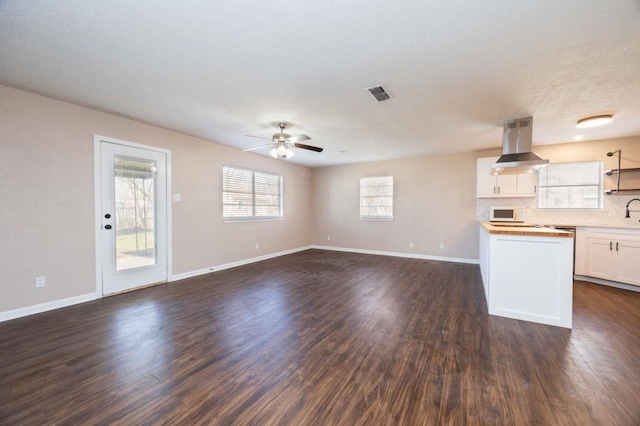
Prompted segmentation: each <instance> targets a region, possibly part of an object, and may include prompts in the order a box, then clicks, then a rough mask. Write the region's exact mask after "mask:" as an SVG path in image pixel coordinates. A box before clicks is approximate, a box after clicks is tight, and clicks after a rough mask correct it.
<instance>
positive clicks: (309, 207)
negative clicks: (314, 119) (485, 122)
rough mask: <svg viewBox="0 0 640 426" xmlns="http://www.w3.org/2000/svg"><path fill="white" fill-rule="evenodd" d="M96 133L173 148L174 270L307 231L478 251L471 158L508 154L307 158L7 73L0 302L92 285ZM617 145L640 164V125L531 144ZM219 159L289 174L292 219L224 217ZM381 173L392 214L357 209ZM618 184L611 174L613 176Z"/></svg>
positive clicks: (579, 154) (598, 151) (236, 256)
mask: <svg viewBox="0 0 640 426" xmlns="http://www.w3.org/2000/svg"><path fill="white" fill-rule="evenodd" d="M94 134H99V135H102V136H108V137H112V138H118V139H123V140H127V141H131V142H136V143H141V144H146V145H152V146H156V147H160V148H166V149H170V150H171V151H172V160H173V176H172V185H173V188H172V192H173V193H178V194H181V197H182V201H180V202H174V203H173V204H172V206H173V224H172V226H173V265H172V266H173V273H174V274H181V273H188V272H191V271H197V270H200V269H204V268H209V267H212V266H213V267H215V266H217V265H221V264H225V263H230V262H234V261H239V260H244V259H249V258H252V257H256V256H261V255H265V254H269V253H275V252H279V251H283V250H288V249H294V248H298V247H303V246H306V245H309V244H312V243H313V244H317V245H323V246H333V247H342V248H352V249H363V250H376V251H389V252H399V253H407V254H414V255H426V256H442V257H450V258H459V259H471V260H474V259H477V258H478V229H477V222H476V219H477V206H476V158H479V157H488V156H492V155H499V153H500V150H499V149H495V150H487V151H482V152H476V153H467V154H455V155H448V156H440V157H421V158H413V159H404V160H393V161H384V162H377V163H366V164H356V165H347V166H336V167H325V168H318V169H313V170H312V169H309V168H306V167H302V166H296V165H294V164H291V163H287V162H282V161H276V160H272V159H270V158H267V157H263V156H260V155H256V154H251V153H244V152H241V151H240V150H237V149H233V148H230V147H227V146H224V145H220V144H216V143H213V142H209V141H206V140H202V139H198V138H195V137H191V136H186V135H183V134H180V133H176V132H172V131H168V130H164V129H161V128H158V127H154V126H150V125H146V124H142V123H139V122H136V121H132V120H127V119H124V118H121V117H117V116H114V115H110V114H105V113H101V112H97V111H94V110H91V109H87V108H82V107H78V106H75V105H72V104H69V103H65V102H60V101H56V100H53V99H50V98H46V97H42V96H38V95H34V94H31V93H27V92H24V91H20V90H16V89H12V88H8V87H5V86H0V200H1V201H0V241H1V243H0V271H1V272H2V274H1V275H0V277H1V278H0V313H2V312H4V311H9V310H12V309H18V308H22V307H28V306H32V305H37V304H40V303H45V302H50V301H56V300H60V299H64V298H68V297H74V296H80V295H85V294H89V293H92V292H93V291H94V290H95V256H94V251H95V249H94V244H95V243H94V189H93V180H94V175H93V135H94ZM618 148H622V151H623V158H624V162H623V167H640V137H632V138H622V139H612V140H606V141H592V142H580V143H569V144H560V145H546V146H536V147H534V151H536V152H537V153H539V154H541V155H542V157H544V158H548V159H550V160H551V161H552V162H556V163H559V162H569V161H586V160H603V161H605V168H611V167H615V166H616V163H615V159H614V158H609V157H606V152H608V151H611V150H615V149H618ZM224 164H229V165H235V166H240V167H247V168H254V169H258V170H263V171H266V172H273V173H278V174H282V175H283V176H284V185H285V199H284V206H285V219H284V220H282V221H268V222H251V223H226V224H225V223H223V222H222V218H221V214H222V213H221V207H220V206H221V193H222V188H221V184H222V182H221V173H222V165H224ZM381 175H393V177H394V191H395V197H394V216H395V219H394V220H393V221H374V220H360V219H359V210H358V196H359V179H360V177H367V176H381ZM611 184H612V179H611V178H609V179H608V181H607V183H606V187H610V186H611ZM629 198H630V197H628V196H626V197H613V198H609V199H608V200H609V201H606V203H607V204H606V205H610V206H611V210H610V212H609V213H607V214H608V215H610V216H611V215H615V216H616V217H617V216H619V215H620V211H619V207H620V205H623V204H624V202H626V200H627V199H629ZM531 200H532V199H529V204H530V203H531ZM516 201H517V200H515V199H502V200H499V201H495V202H503V203H514V202H516ZM492 202H494V201H488V203H492ZM484 204H486V203H484ZM485 207H486V206H485ZM312 216H313V217H312ZM600 216H604V214H601V215H600ZM327 236H330V237H331V240H330V241H327ZM411 242H412V243H413V244H414V247H413V248H409V243H411ZM256 243H259V244H260V250H256V249H255V244H256ZM440 243H444V249H443V250H441V249H440V248H439V245H440ZM39 275H45V276H46V277H47V286H46V287H44V288H41V289H36V288H35V283H34V279H35V277H36V276H39Z"/></svg>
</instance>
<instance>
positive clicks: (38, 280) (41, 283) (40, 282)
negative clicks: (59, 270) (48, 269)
mask: <svg viewBox="0 0 640 426" xmlns="http://www.w3.org/2000/svg"><path fill="white" fill-rule="evenodd" d="M45 283H46V281H45V278H44V277H36V288H40V287H44V285H45Z"/></svg>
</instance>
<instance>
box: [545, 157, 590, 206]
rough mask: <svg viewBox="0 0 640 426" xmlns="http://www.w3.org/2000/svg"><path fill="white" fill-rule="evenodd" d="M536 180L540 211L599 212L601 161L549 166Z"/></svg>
mask: <svg viewBox="0 0 640 426" xmlns="http://www.w3.org/2000/svg"><path fill="white" fill-rule="evenodd" d="M538 179H539V181H538V183H539V184H538V190H539V191H538V208H540V209H564V210H571V209H580V210H589V209H601V208H602V162H601V161H592V162H588V163H566V164H549V165H548V166H547V167H545V168H543V169H542V170H540V175H539V177H538Z"/></svg>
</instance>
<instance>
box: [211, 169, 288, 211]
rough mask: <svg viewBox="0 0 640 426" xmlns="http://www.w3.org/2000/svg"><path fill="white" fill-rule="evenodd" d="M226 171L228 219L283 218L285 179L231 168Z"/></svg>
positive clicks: (224, 200)
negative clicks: (283, 183) (283, 180)
mask: <svg viewBox="0 0 640 426" xmlns="http://www.w3.org/2000/svg"><path fill="white" fill-rule="evenodd" d="M222 170H223V178H222V187H223V189H222V210H223V214H222V216H223V217H224V218H225V219H250V218H269V217H282V176H278V175H273V174H270V173H263V172H259V171H255V170H248V169H241V168H237V167H231V166H224V167H223V168H222Z"/></svg>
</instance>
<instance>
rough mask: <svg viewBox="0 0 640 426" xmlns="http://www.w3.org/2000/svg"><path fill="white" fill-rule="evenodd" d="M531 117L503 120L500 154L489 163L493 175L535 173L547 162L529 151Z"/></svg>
mask: <svg viewBox="0 0 640 426" xmlns="http://www.w3.org/2000/svg"><path fill="white" fill-rule="evenodd" d="M532 138H533V117H525V118H518V119H515V120H507V121H505V122H504V133H503V136H502V155H501V156H500V158H498V161H496V163H495V164H493V165H491V173H492V174H494V175H501V174H516V173H535V172H537V171H538V170H540V169H541V168H543V167H545V166H546V165H547V164H549V160H543V159H542V158H540V157H538V156H537V155H536V154H534V153H533V152H531V141H532Z"/></svg>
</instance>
